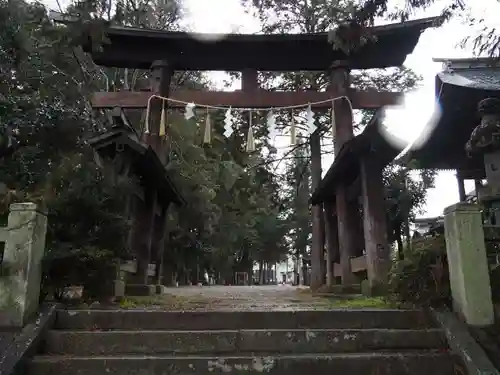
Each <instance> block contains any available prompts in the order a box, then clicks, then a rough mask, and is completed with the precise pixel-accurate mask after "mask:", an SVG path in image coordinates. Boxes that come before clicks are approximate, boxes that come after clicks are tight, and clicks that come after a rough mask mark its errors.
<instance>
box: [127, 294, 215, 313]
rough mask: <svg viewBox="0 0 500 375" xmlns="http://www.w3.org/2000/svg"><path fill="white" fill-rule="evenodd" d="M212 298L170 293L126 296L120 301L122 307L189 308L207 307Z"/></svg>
mask: <svg viewBox="0 0 500 375" xmlns="http://www.w3.org/2000/svg"><path fill="white" fill-rule="evenodd" d="M214 302H216V301H214V300H213V299H210V300H208V299H206V298H203V297H202V296H192V297H181V296H175V295H172V294H159V295H156V296H144V297H132V296H127V297H125V298H123V299H122V300H121V301H120V308H122V309H138V308H151V309H159V310H190V309H197V308H208V307H210V305H211V304H213V303H214Z"/></svg>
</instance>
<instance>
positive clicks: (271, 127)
mask: <svg viewBox="0 0 500 375" xmlns="http://www.w3.org/2000/svg"><path fill="white" fill-rule="evenodd" d="M266 122H267V130H268V132H269V139H270V140H271V141H274V139H275V138H276V135H277V131H276V116H275V115H274V112H273V110H272V109H271V110H270V111H269V112H267V118H266Z"/></svg>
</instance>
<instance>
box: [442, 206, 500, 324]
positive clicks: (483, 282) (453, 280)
mask: <svg viewBox="0 0 500 375" xmlns="http://www.w3.org/2000/svg"><path fill="white" fill-rule="evenodd" d="M444 231H445V239H446V252H447V254H448V266H449V270H450V285H451V294H452V298H453V307H454V309H455V311H456V312H458V313H459V314H460V315H462V316H463V317H464V319H465V321H466V322H467V324H470V325H474V326H486V325H490V324H493V322H494V312H493V311H494V310H493V303H492V298H491V287H490V277H489V269H488V261H487V257H486V246H485V242H484V231H483V222H482V218H481V211H480V208H479V206H478V205H476V204H468V203H458V204H455V205H453V206H450V207H447V208H446V209H445V210H444Z"/></svg>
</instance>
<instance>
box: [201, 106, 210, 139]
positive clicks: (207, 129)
mask: <svg viewBox="0 0 500 375" xmlns="http://www.w3.org/2000/svg"><path fill="white" fill-rule="evenodd" d="M211 141H212V129H211V123H210V113H208V109H207V118H206V120H205V134H204V136H203V143H205V144H210V142H211Z"/></svg>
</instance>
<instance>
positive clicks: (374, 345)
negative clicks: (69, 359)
mask: <svg viewBox="0 0 500 375" xmlns="http://www.w3.org/2000/svg"><path fill="white" fill-rule="evenodd" d="M438 348H447V342H446V339H445V338H444V334H443V332H442V331H441V330H438V329H429V330H392V329H390V330H388V329H364V330H343V329H342V330H337V329H334V330H314V329H308V330H304V329H302V330H289V329H284V330H225V331H93V332H90V331H60V330H54V331H49V332H48V334H47V337H46V344H45V352H46V353H48V354H58V355H59V354H67V355H80V356H92V355H125V354H154V355H156V354H237V353H282V354H284V353H339V352H356V351H359V352H363V351H365V352H367V351H372V350H373V351H376V350H408V349H438Z"/></svg>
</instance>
